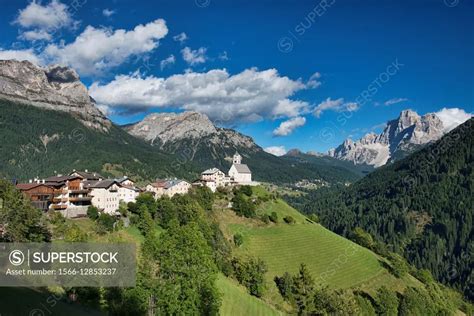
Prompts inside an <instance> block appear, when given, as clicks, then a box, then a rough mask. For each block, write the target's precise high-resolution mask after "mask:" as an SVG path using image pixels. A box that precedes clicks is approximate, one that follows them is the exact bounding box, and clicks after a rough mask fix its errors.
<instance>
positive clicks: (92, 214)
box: [87, 205, 99, 221]
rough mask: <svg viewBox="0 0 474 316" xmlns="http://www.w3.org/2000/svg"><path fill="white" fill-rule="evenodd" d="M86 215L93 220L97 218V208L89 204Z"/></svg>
mask: <svg viewBox="0 0 474 316" xmlns="http://www.w3.org/2000/svg"><path fill="white" fill-rule="evenodd" d="M87 217H89V218H90V219H91V220H93V221H95V220H96V219H97V218H99V210H98V209H97V207H95V206H92V205H91V206H89V207H88V208H87Z"/></svg>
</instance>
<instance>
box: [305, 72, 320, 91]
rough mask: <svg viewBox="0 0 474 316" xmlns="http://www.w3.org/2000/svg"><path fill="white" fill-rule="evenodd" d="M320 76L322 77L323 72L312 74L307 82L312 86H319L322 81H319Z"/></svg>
mask: <svg viewBox="0 0 474 316" xmlns="http://www.w3.org/2000/svg"><path fill="white" fill-rule="evenodd" d="M320 78H321V74H320V73H319V72H315V73H314V74H312V75H311V77H309V80H308V82H307V83H306V84H307V85H308V87H310V88H317V87H319V86H320V85H321V81H319V79H320Z"/></svg>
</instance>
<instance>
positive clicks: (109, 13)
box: [102, 8, 116, 18]
mask: <svg viewBox="0 0 474 316" xmlns="http://www.w3.org/2000/svg"><path fill="white" fill-rule="evenodd" d="M115 13H116V12H115V10H112V9H108V8H105V9H104V10H102V14H103V15H104V16H105V17H108V18H109V17H111V16H112V15H114V14H115Z"/></svg>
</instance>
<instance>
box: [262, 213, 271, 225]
mask: <svg viewBox="0 0 474 316" xmlns="http://www.w3.org/2000/svg"><path fill="white" fill-rule="evenodd" d="M260 219H261V220H262V222H264V223H265V224H268V223H270V216H268V215H267V214H263V215H262V216H260Z"/></svg>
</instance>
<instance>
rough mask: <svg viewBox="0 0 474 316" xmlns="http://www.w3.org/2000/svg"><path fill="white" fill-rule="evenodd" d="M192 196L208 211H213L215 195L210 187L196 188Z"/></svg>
mask: <svg viewBox="0 0 474 316" xmlns="http://www.w3.org/2000/svg"><path fill="white" fill-rule="evenodd" d="M190 194H191V196H192V197H193V198H194V199H195V200H196V201H197V202H198V203H199V205H201V206H202V208H203V209H204V210H206V211H212V205H213V203H214V193H212V191H211V189H209V188H208V187H206V186H204V187H196V188H194V189H193V190H192V191H191V192H190Z"/></svg>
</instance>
